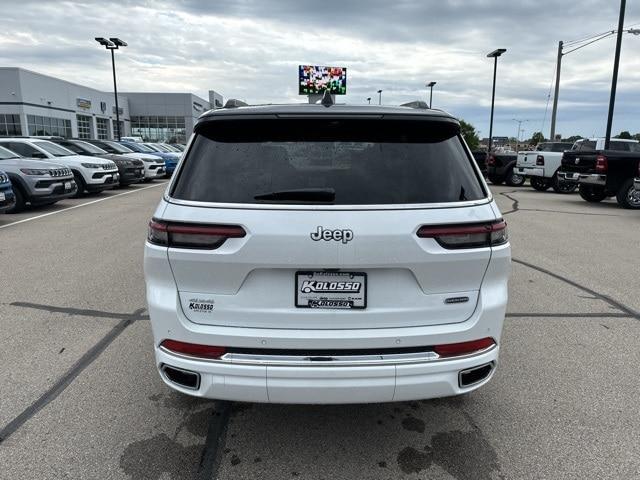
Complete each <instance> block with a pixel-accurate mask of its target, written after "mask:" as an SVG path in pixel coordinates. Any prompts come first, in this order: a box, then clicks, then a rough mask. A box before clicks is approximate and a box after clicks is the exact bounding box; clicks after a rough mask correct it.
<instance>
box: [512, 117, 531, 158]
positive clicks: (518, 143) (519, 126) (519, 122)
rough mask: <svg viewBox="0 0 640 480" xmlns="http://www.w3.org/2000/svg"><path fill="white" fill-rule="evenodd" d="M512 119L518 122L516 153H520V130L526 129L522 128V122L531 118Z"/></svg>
mask: <svg viewBox="0 0 640 480" xmlns="http://www.w3.org/2000/svg"><path fill="white" fill-rule="evenodd" d="M511 120H513V121H514V122H516V123H517V124H518V135H517V137H516V153H518V149H519V148H520V132H524V129H522V124H523V123H524V122H528V121H529V120H519V119H517V118H512V119H511Z"/></svg>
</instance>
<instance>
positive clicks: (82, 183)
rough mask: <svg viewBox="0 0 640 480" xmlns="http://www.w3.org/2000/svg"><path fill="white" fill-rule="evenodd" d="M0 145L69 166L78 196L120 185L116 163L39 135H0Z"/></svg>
mask: <svg viewBox="0 0 640 480" xmlns="http://www.w3.org/2000/svg"><path fill="white" fill-rule="evenodd" d="M0 146H2V147H5V148H8V149H9V150H12V151H14V152H16V153H18V154H20V155H22V156H23V157H30V158H39V159H43V160H47V159H48V160H52V161H54V162H55V163H59V164H61V165H65V166H67V167H69V168H70V169H71V172H72V173H73V177H74V179H75V181H76V184H77V186H78V192H77V195H78V196H79V195H82V194H83V193H84V192H85V191H87V192H91V193H96V192H101V191H103V190H105V189H108V188H114V187H117V186H118V184H119V179H120V175H119V174H118V166H117V165H116V164H115V163H114V162H113V161H111V160H106V159H104V158H97V157H91V156H88V155H77V154H76V153H74V152H72V151H71V150H68V149H66V148H64V147H62V146H60V145H58V144H56V143H53V142H50V141H48V140H42V139H38V138H21V137H17V138H0Z"/></svg>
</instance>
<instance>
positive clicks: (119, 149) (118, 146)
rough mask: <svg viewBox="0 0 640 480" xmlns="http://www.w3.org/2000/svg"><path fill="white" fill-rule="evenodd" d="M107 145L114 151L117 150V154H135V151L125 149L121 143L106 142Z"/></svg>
mask: <svg viewBox="0 0 640 480" xmlns="http://www.w3.org/2000/svg"><path fill="white" fill-rule="evenodd" d="M104 143H105V145H107V146H109V147H111V148H112V149H113V150H115V152H116V153H133V150H131V149H130V148H127V147H125V146H124V145H122V144H121V143H118V142H104Z"/></svg>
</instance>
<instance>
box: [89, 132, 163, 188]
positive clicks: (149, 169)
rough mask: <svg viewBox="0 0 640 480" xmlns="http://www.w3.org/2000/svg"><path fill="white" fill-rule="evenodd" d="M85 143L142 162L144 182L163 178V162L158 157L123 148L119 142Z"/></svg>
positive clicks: (91, 141) (90, 141) (96, 141)
mask: <svg viewBox="0 0 640 480" xmlns="http://www.w3.org/2000/svg"><path fill="white" fill-rule="evenodd" d="M87 142H89V143H91V144H92V145H95V146H96V147H98V148H101V149H102V150H104V151H105V152H109V153H113V154H116V155H124V156H125V157H127V158H135V159H138V160H142V161H143V162H144V181H145V182H150V181H151V180H153V179H155V178H161V177H164V160H163V159H162V158H160V157H159V156H158V155H150V154H148V153H141V152H138V151H136V150H132V149H130V148H127V147H125V146H124V145H122V144H121V143H119V142H114V141H111V140H87Z"/></svg>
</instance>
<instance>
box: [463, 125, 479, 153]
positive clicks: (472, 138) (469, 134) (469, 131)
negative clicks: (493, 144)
mask: <svg viewBox="0 0 640 480" xmlns="http://www.w3.org/2000/svg"><path fill="white" fill-rule="evenodd" d="M460 133H461V134H462V136H463V137H464V141H465V142H467V145H469V148H470V149H471V150H477V149H478V146H479V145H480V138H478V132H477V131H476V129H475V128H474V127H473V125H471V124H470V123H467V122H465V121H464V120H460Z"/></svg>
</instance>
